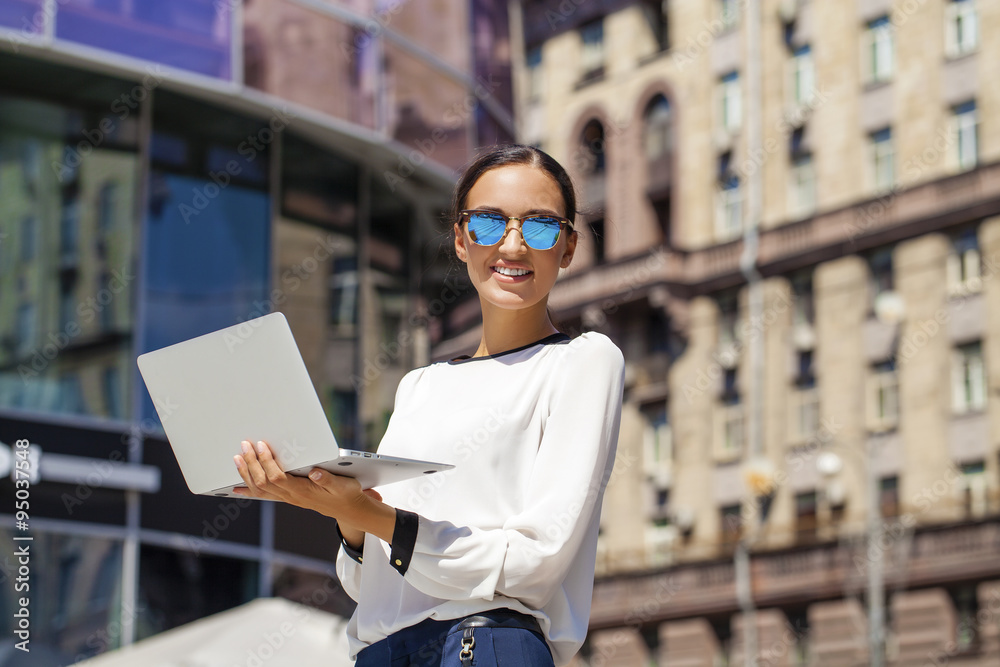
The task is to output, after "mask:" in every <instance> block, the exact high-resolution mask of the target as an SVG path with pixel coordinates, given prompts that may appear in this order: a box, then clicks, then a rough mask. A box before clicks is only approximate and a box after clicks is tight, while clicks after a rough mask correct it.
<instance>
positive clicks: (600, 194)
mask: <svg viewBox="0 0 1000 667" xmlns="http://www.w3.org/2000/svg"><path fill="white" fill-rule="evenodd" d="M577 156H578V157H577V159H576V160H575V162H576V163H577V166H578V168H579V170H580V172H581V173H582V174H583V184H582V185H583V187H582V188H581V189H582V191H583V199H584V202H586V204H587V206H589V207H591V208H592V209H597V210H600V209H601V208H603V206H604V197H605V192H604V183H605V172H606V152H605V141H604V126H603V125H602V124H601V123H600V121H598V120H596V119H594V120H591V121H589V122H588V123H587V124H586V125H585V126H584V128H583V132H582V134H581V135H580V149H579V151H578V153H577Z"/></svg>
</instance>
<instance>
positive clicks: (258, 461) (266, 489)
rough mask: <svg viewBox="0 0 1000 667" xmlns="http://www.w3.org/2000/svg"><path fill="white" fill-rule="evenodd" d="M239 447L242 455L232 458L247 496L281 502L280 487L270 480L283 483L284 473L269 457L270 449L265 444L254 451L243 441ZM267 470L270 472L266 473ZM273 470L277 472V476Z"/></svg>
mask: <svg viewBox="0 0 1000 667" xmlns="http://www.w3.org/2000/svg"><path fill="white" fill-rule="evenodd" d="M241 445H242V450H243V453H242V454H241V455H237V456H235V457H233V458H234V461H235V462H236V469H237V471H238V472H239V473H240V477H241V478H242V479H243V481H244V483H246V485H247V495H250V496H253V497H255V498H267V499H271V500H281V499H282V498H281V497H280V496H281V494H280V491H281V488H280V485H279V484H275V483H274V482H272V478H276V479H278V480H279V481H283V480H284V479H285V473H284V472H282V471H281V468H279V467H278V465H277V462H276V461H275V460H274V457H273V456H271V451H270V449H269V448H268V447H267V445H266V444H264V443H260V445H259V446H258V448H257V449H256V450H255V449H254V447H253V445H252V444H250V442H249V441H247V440H244V441H243V442H242V443H241ZM269 470H270V472H268V471H269ZM275 470H277V473H278V474H277V475H276V474H275V472H274V471H275Z"/></svg>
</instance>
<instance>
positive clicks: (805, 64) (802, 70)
mask: <svg viewBox="0 0 1000 667" xmlns="http://www.w3.org/2000/svg"><path fill="white" fill-rule="evenodd" d="M790 70H791V71H790V77H789V79H790V80H789V84H790V86H789V87H790V92H791V96H790V98H791V99H790V101H791V106H792V108H798V107H801V106H804V105H807V104H809V103H811V102H812V101H813V98H814V97H815V96H816V70H815V68H814V67H813V56H812V48H811V47H810V46H809V45H808V44H807V45H805V46H800V47H799V48H797V49H795V51H794V52H793V53H792V60H791V63H790Z"/></svg>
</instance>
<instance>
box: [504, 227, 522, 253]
mask: <svg viewBox="0 0 1000 667" xmlns="http://www.w3.org/2000/svg"><path fill="white" fill-rule="evenodd" d="M523 245H524V235H523V234H522V233H521V225H520V222H519V223H518V224H517V225H514V224H513V223H508V226H507V229H506V230H505V231H504V236H503V238H502V239H501V240H500V249H501V250H504V251H506V252H518V251H520V250H521V248H522V246H523Z"/></svg>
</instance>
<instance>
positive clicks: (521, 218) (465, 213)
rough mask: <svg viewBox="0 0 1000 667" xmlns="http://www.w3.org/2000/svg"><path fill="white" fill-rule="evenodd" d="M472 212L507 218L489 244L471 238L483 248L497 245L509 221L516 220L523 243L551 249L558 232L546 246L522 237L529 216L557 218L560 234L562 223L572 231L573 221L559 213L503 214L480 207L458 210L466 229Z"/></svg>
mask: <svg viewBox="0 0 1000 667" xmlns="http://www.w3.org/2000/svg"><path fill="white" fill-rule="evenodd" d="M473 213H488V214H489V215H496V216H500V217H501V218H506V219H507V223H506V224H507V226H506V227H505V229H504V232H503V234H502V235H501V236H500V238H499V239H497V240H496V242H494V243H490V244H489V245H487V244H485V243H479V242H478V241H476V240H475V239H473V241H472V242H473V243H475V244H476V245H477V246H480V247H483V248H491V247H493V246H495V245H497V244H498V243H501V242H502V241H503V240H504V239H505V238H506V237H507V232H508V231H510V223H511V221H512V220H518V221H519V222H520V223H521V224H520V225H519V226H518V227H517V231H518V232H519V233H520V234H521V240H522V241H524V245H526V246H528V247H529V248H531V249H532V250H551V249H552V248H555V247H556V244H557V243H559V235H558V234H557V235H556V240H555V241H554V242H553V243H552V245H550V246H549V247H548V248H534V247H532V246H531V245H530V244H529V243H528V241H527V240H526V239H525V238H524V231H523V228H524V221H525V220H530V219H531V218H549V219H554V220H557V221H558V222H559V234H562V231H563V230H562V228H563V225H565V226H567V227H569V229H570V231H573V222H572V221H571V220H570V219H569V218H564V217H562V216H561V215H552V214H551V213H532V214H530V215H524V216H517V215H504V214H503V213H500V212H499V211H490V210H487V209H481V208H470V209H465V210H464V211H459V212H458V216H459V217H460V218H465V223H466V229H468V223H469V220H470V218H471V216H472V214H473Z"/></svg>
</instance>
